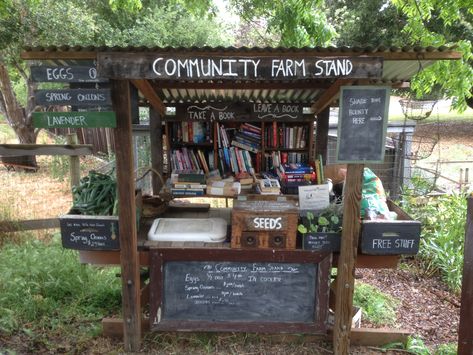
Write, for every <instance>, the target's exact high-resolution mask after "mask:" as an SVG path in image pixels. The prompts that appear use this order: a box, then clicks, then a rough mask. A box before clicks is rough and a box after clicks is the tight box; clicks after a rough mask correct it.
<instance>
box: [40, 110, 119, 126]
mask: <svg viewBox="0 0 473 355" xmlns="http://www.w3.org/2000/svg"><path fill="white" fill-rule="evenodd" d="M33 126H34V127H35V128H97V127H110V128H115V127H116V126H117V120H116V116H115V112H113V111H103V112H99V111H89V112H33Z"/></svg>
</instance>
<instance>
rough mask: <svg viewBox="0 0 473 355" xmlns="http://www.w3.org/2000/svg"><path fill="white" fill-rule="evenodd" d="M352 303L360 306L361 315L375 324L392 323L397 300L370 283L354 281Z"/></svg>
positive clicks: (394, 320) (394, 318)
mask: <svg viewBox="0 0 473 355" xmlns="http://www.w3.org/2000/svg"><path fill="white" fill-rule="evenodd" d="M353 304H354V305H355V306H357V307H361V309H362V310H363V316H364V317H366V319H368V320H369V321H370V322H372V323H375V324H377V325H393V324H394V323H395V322H396V308H397V306H398V304H399V301H398V300H396V299H395V298H393V297H391V296H389V295H387V294H385V293H383V292H381V291H380V290H378V289H377V288H376V287H373V286H371V285H368V284H365V283H362V282H356V284H355V292H354V294H353Z"/></svg>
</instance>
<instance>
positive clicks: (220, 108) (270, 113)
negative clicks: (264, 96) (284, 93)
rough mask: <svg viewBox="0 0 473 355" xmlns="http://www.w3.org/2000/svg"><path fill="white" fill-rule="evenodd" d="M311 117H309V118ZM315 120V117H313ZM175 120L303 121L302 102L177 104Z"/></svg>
mask: <svg viewBox="0 0 473 355" xmlns="http://www.w3.org/2000/svg"><path fill="white" fill-rule="evenodd" d="M308 119H309V118H308ZM311 119H312V120H313V119H314V118H313V117H311ZM175 120H180V121H183V120H186V121H219V122H223V121H278V120H282V121H291V120H294V121H302V120H304V115H303V106H302V105H300V104H275V103H254V104H250V103H235V102H227V103H220V102H219V103H203V104H189V105H187V104H185V105H177V106H176V117H175Z"/></svg>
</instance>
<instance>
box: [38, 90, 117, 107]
mask: <svg viewBox="0 0 473 355" xmlns="http://www.w3.org/2000/svg"><path fill="white" fill-rule="evenodd" d="M34 97H35V102H36V104H37V105H43V106H49V105H71V106H76V107H83V106H104V105H111V104H112V99H111V96H110V90H109V89H70V90H53V89H51V90H36V91H35V94H34Z"/></svg>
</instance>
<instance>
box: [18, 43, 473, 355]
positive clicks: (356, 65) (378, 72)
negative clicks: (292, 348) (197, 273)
mask: <svg viewBox="0 0 473 355" xmlns="http://www.w3.org/2000/svg"><path fill="white" fill-rule="evenodd" d="M22 58H23V59H26V60H34V61H41V62H42V63H43V65H57V66H64V65H69V66H71V65H81V63H84V62H88V63H89V62H91V61H95V62H96V63H97V71H98V75H99V76H100V77H102V78H105V79H109V80H110V87H111V95H112V102H113V111H114V112H115V113H116V121H117V127H116V129H115V131H114V132H115V133H114V134H115V144H116V147H117V149H116V167H117V179H118V189H119V191H118V195H119V199H120V211H119V230H120V233H119V238H120V251H119V252H118V251H81V252H80V253H81V261H82V262H86V263H91V264H120V265H121V277H122V284H123V287H122V300H123V322H120V323H118V324H117V323H104V328H107V329H109V330H110V329H113V327H117V326H118V327H120V329H122V331H123V335H124V342H125V348H126V349H127V350H131V351H136V350H138V349H139V348H140V342H141V336H142V332H143V325H142V324H143V323H142V305H143V304H144V303H146V301H147V293H148V292H149V290H148V289H147V288H146V287H145V288H144V289H142V285H141V283H140V267H148V266H151V267H155V266H153V265H152V264H153V262H152V259H153V258H156V251H158V252H159V250H162V251H164V252H163V253H164V254H166V255H168V256H167V257H168V258H171V259H172V258H174V259H176V260H186V257H189V258H190V259H189V260H209V258H210V260H226V258H227V260H229V259H231V260H242V261H250V260H255V261H258V260H259V261H278V260H279V261H280V260H286V259H287V260H293V261H297V260H304V259H307V260H309V259H310V260H313V259H314V258H319V259H320V260H321V258H322V256H320V255H319V256H314V255H316V253H315V254H314V253H311V252H308V251H302V250H296V251H285V250H281V251H270V252H266V251H261V250H260V251H258V252H257V253H252V252H251V251H243V250H238V249H229V248H228V247H227V248H223V249H222V248H221V249H220V251H219V250H218V248H212V247H208V246H205V248H202V247H200V248H186V247H182V246H181V247H179V248H176V247H175V246H172V245H171V246H169V245H164V244H159V243H156V244H154V246H153V243H151V242H146V241H144V240H140V238H139V234H138V233H137V228H136V214H135V196H134V191H135V182H134V164H133V159H134V157H133V149H132V130H133V125H132V117H131V96H132V91H134V90H136V89H137V90H138V91H139V93H140V95H141V96H142V97H143V98H144V99H145V100H146V101H147V102H148V103H149V106H150V127H149V129H150V137H151V144H152V147H151V156H152V165H153V168H154V169H156V170H157V171H159V172H163V151H162V147H163V144H162V141H161V138H162V120H163V119H164V116H165V115H166V107H168V106H175V105H176V104H179V103H201V102H250V103H254V102H258V103H261V102H262V103H280V102H282V103H289V104H303V105H304V106H305V107H310V110H311V114H313V115H314V120H315V121H316V126H317V134H316V138H315V147H314V148H315V151H316V153H317V155H318V154H321V155H322V156H323V157H324V158H325V157H326V148H327V137H328V128H329V125H328V121H329V108H330V105H331V104H333V103H334V102H335V101H336V100H337V99H338V95H339V92H340V88H341V87H342V86H350V85H352V86H357V85H364V86H367V85H369V86H379V85H381V86H389V87H392V88H401V87H407V86H408V85H409V81H410V79H411V77H412V76H413V75H414V74H416V73H417V72H418V71H419V69H420V68H425V67H427V66H428V65H430V64H432V63H433V62H435V61H437V60H455V59H459V58H460V54H459V53H458V52H456V51H454V50H452V49H449V48H446V47H440V48H431V47H429V48H418V47H414V48H407V47H406V48H394V47H389V48H384V47H380V48H347V47H342V48H332V47H331V48H301V49H298V48H289V49H285V48H141V47H140V48H133V47H129V48H105V47H98V48H97V47H93V48H91V47H54V48H43V47H41V48H28V49H27V50H26V51H25V52H24V53H23V54H22ZM179 59H180V60H181V64H182V63H183V62H184V60H189V61H191V60H196V62H195V63H196V64H195V65H196V66H195V67H191V66H192V65H191V64H189V63H190V62H187V64H186V65H187V67H185V68H184V67H183V68H182V72H181V75H180V76H178V75H177V72H178V63H179V62H178V61H177V60H179ZM197 60H204V62H205V63H214V64H215V63H222V61H223V63H225V65H227V67H226V68H227V69H226V72H224V73H222V72H219V71H218V70H217V71H216V72H215V73H213V74H211V73H210V71H209V72H208V75H207V74H204V73H203V72H201V73H200V74H199V75H200V76H199V77H196V74H195V73H196V70H197V69H196V67H197V65H198V61H197ZM347 60H348V61H350V65H352V67H347V66H346V61H347ZM317 61H319V62H317ZM309 62H310V63H313V64H312V65H314V63H316V62H317V63H318V65H319V66H318V67H312V69H311V70H312V71H311V72H309V71H307V72H304V70H303V69H302V66H303V64H301V63H305V64H307V63H309ZM176 63H177V64H176ZM295 63H297V65H296V64H295ZM333 63H335V64H333ZM209 65H211V64H209ZM332 65H335V67H331V66H332ZM343 65H345V66H343ZM337 66H338V69H337ZM296 67H297V68H296ZM189 68H190V69H189ZM206 68H207V69H208V67H206ZM307 68H309V67H307ZM201 69H202V67H201ZM193 70H194V72H193ZM257 70H260V71H259V72H258V73H257ZM315 72H317V73H318V74H317V75H315V74H314V73H315ZM362 171H363V164H348V172H347V178H346V188H345V207H344V209H345V210H344V220H343V235H342V245H341V251H340V254H339V255H335V256H334V260H333V264H334V266H337V267H338V276H337V282H336V290H335V302H334V303H335V323H334V327H333V344H334V350H335V353H337V354H346V353H348V349H349V345H350V339H351V341H352V343H354V342H358V343H365V344H366V343H371V344H374V343H376V342H377V341H378V340H379V339H376V337H379V334H378V333H376V332H374V333H372V332H371V333H370V332H369V331H368V330H362V331H360V330H357V331H354V330H352V329H351V316H352V313H351V312H352V301H353V289H354V273H355V268H356V267H367V268H386V267H387V268H394V267H396V265H397V262H398V259H399V257H398V256H369V255H358V253H357V250H358V236H359V233H360V221H359V218H358V216H359V215H360V198H361V183H362ZM153 187H154V191H155V193H157V192H158V191H159V188H160V186H159V181H157V180H156V181H153ZM150 245H151V247H150ZM150 249H151V250H152V251H151V252H150ZM152 255H154V256H153V257H152V258H151V256H152ZM202 255H204V256H202ZM212 258H214V259H212ZM470 320H471V317H470ZM145 326H146V325H145ZM171 328H172V329H173V330H179V329H181V328H180V327H179V324H177V325H175V326H174V327H170V328H169V329H171ZM217 328H218V327H216V328H214V329H217ZM182 329H186V327H183V328H182ZM193 329H194V330H195V328H193ZM278 329H280V328H278V327H274V330H278ZM201 330H206V329H201ZM237 330H243V331H245V330H255V328H251V327H249V326H248V327H245V325H244V324H240V325H238V326H237ZM302 330H304V329H303V328H301V329H294V332H298V331H302ZM306 330H307V329H306ZM266 331H267V332H268V331H269V332H271V327H269V328H268V329H266ZM392 335H393V334H391V336H392ZM394 339H395V338H391V339H389V338H386V337H385V338H382V339H381V340H382V341H385V342H389V341H392V340H394ZM470 341H471V339H470ZM470 349H471V347H470Z"/></svg>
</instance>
